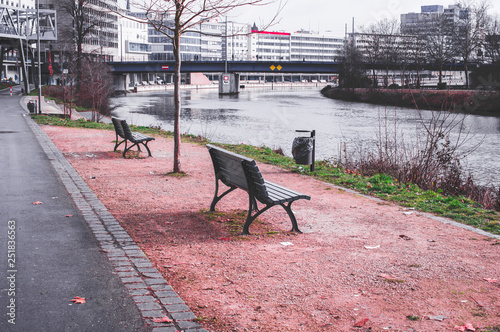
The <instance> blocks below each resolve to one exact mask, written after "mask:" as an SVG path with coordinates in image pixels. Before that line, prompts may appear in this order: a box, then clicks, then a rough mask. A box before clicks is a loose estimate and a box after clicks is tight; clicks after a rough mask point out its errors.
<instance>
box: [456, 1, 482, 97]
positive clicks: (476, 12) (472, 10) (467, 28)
mask: <svg viewBox="0 0 500 332" xmlns="http://www.w3.org/2000/svg"><path fill="white" fill-rule="evenodd" d="M456 6H457V7H458V8H459V10H460V13H459V20H458V22H457V23H456V24H455V25H454V29H453V30H452V31H453V43H454V46H455V49H456V51H457V55H458V56H459V57H460V58H461V59H462V61H463V63H464V69H465V85H466V87H467V88H469V63H470V61H471V59H472V58H473V57H474V55H475V54H476V51H477V50H479V49H480V47H481V45H482V43H483V36H484V29H485V27H486V20H487V11H488V4H487V3H486V1H481V2H480V3H478V4H475V3H472V2H470V1H465V0H464V1H459V2H457V4H456Z"/></svg>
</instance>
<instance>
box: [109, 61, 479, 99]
mask: <svg viewBox="0 0 500 332" xmlns="http://www.w3.org/2000/svg"><path fill="white" fill-rule="evenodd" d="M108 64H109V66H110V67H111V70H112V71H113V73H114V77H115V87H116V89H117V90H128V89H129V88H130V87H133V86H134V84H141V82H144V81H146V82H151V81H157V80H162V81H164V82H173V73H174V68H175V62H174V61H149V62H109V63H108ZM341 66H342V64H341V63H340V62H315V61H183V62H182V65H181V73H205V74H208V76H210V75H212V79H215V80H219V76H220V75H221V74H222V73H225V74H224V82H223V83H230V84H231V85H233V84H234V85H235V86H236V87H235V89H236V91H235V92H237V89H238V87H237V86H239V76H240V75H246V76H247V78H248V77H252V76H253V77H256V76H258V77H259V80H260V79H261V76H264V81H266V79H268V77H269V76H271V75H272V76H274V78H272V80H274V79H276V78H278V79H281V80H282V81H285V80H287V81H293V80H298V78H297V77H298V76H297V75H311V76H310V77H313V75H315V76H316V77H320V75H323V77H329V76H331V75H333V74H338V73H339V71H340V68H341ZM362 66H363V67H364V69H365V70H372V69H375V70H379V71H385V70H386V69H389V70H396V71H400V72H401V71H403V70H404V71H406V72H409V71H415V70H417V69H418V70H419V71H424V70H425V71H438V70H439V66H437V65H436V64H429V63H425V64H401V63H394V64H390V65H386V64H381V63H375V64H374V63H364V64H362ZM482 66H485V65H482ZM473 67H475V65H472V64H470V65H469V68H471V69H472V68H473ZM442 69H443V71H464V65H463V63H448V64H445V65H443V68H442ZM268 74H269V76H267V77H266V75H268ZM228 75H229V76H228ZM293 75H296V76H293ZM214 77H216V78H214ZM228 77H229V79H227V81H226V78H228ZM254 79H255V78H254ZM187 81H188V80H186V82H187ZM233 81H234V82H235V83H233Z"/></svg>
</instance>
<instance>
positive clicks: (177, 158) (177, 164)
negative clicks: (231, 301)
mask: <svg viewBox="0 0 500 332" xmlns="http://www.w3.org/2000/svg"><path fill="white" fill-rule="evenodd" d="M176 19H177V18H176ZM176 23H177V22H176ZM176 26H178V25H176ZM180 37H181V36H180V34H179V31H178V30H177V29H176V31H175V32H174V40H173V43H172V44H173V46H174V57H175V69H174V109H175V112H174V169H173V172H174V173H180V172H181V133H180V122H181V96H180V84H181V61H182V59H181V46H180V39H181V38H180Z"/></svg>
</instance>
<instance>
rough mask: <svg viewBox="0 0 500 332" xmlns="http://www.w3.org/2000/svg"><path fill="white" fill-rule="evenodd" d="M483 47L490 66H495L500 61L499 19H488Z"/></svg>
mask: <svg viewBox="0 0 500 332" xmlns="http://www.w3.org/2000/svg"><path fill="white" fill-rule="evenodd" d="M483 46H484V49H485V52H486V54H485V55H486V57H487V58H489V59H490V61H491V63H492V64H497V63H498V61H500V17H498V16H495V17H493V16H489V17H488V19H487V24H486V30H485V36H484V45H483Z"/></svg>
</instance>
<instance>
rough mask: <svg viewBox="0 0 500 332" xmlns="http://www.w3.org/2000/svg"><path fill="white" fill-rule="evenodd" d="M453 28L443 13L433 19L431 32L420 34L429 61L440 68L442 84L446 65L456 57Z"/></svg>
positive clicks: (440, 81)
mask: <svg viewBox="0 0 500 332" xmlns="http://www.w3.org/2000/svg"><path fill="white" fill-rule="evenodd" d="M452 28H453V23H452V22H450V20H449V19H448V18H447V17H446V16H445V15H444V14H442V13H441V14H438V15H435V16H434V17H433V19H432V20H431V22H430V29H429V31H427V33H425V34H424V33H422V32H421V34H420V35H421V36H422V37H423V39H424V41H425V45H426V48H425V51H426V53H427V56H428V60H429V61H430V62H431V63H433V64H435V65H437V67H438V71H439V83H440V84H441V83H443V67H444V64H445V63H447V62H450V61H452V60H453V56H454V48H453V43H452V38H451V31H452Z"/></svg>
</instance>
